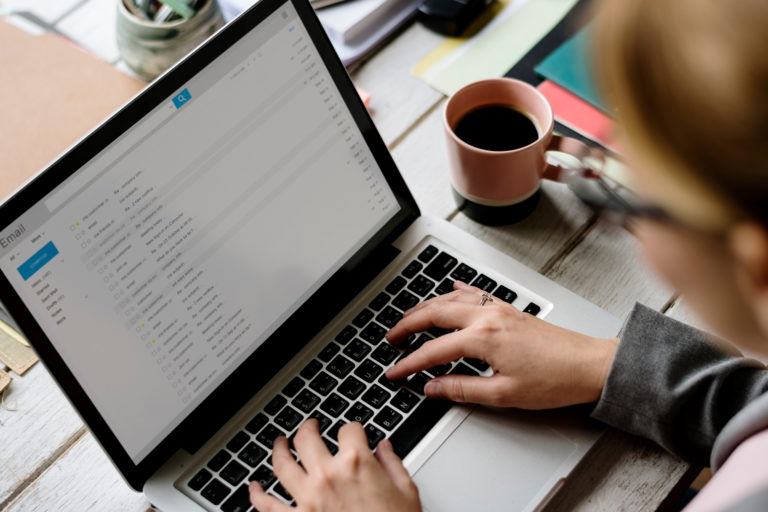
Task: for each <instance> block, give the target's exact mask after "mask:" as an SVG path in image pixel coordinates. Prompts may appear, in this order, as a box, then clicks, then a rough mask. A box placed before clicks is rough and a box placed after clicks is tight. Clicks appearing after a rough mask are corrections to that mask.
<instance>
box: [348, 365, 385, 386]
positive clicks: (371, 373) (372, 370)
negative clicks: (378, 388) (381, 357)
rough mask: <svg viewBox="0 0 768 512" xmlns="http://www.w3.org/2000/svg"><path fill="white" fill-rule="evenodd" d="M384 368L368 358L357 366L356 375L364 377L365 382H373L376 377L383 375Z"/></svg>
mask: <svg viewBox="0 0 768 512" xmlns="http://www.w3.org/2000/svg"><path fill="white" fill-rule="evenodd" d="M383 371H384V369H383V368H382V367H381V366H379V365H377V364H376V363H374V362H373V361H371V360H370V359H366V360H365V361H363V362H362V363H361V364H360V366H358V367H357V368H355V375H357V376H358V377H360V378H361V379H363V380H364V381H365V382H373V381H374V380H376V377H378V376H379V375H381V372H383Z"/></svg>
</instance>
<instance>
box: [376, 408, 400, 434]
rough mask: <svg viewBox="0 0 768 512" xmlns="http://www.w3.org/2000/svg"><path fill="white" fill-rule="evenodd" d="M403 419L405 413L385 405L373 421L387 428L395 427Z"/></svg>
mask: <svg viewBox="0 0 768 512" xmlns="http://www.w3.org/2000/svg"><path fill="white" fill-rule="evenodd" d="M402 419H403V415H402V414H400V413H399V412H397V411H396V410H394V409H393V408H391V407H389V406H385V407H384V408H383V409H382V410H381V411H379V414H377V415H376V417H375V418H373V422H374V423H375V424H377V425H378V426H380V427H384V428H385V429H387V430H392V429H394V428H395V427H396V426H397V424H398V423H400V421H401V420H402Z"/></svg>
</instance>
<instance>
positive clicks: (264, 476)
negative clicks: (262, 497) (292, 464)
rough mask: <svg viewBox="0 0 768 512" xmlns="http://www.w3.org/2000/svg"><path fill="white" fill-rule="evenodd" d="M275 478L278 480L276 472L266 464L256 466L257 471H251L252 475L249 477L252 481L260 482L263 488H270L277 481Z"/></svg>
mask: <svg viewBox="0 0 768 512" xmlns="http://www.w3.org/2000/svg"><path fill="white" fill-rule="evenodd" d="M275 480H277V478H275V474H274V473H273V472H272V470H271V469H269V468H268V467H267V466H265V465H264V464H262V465H261V466H259V467H258V468H256V471H254V472H253V473H251V476H250V477H248V481H250V482H259V484H261V488H262V489H269V486H270V485H272V484H273V483H275Z"/></svg>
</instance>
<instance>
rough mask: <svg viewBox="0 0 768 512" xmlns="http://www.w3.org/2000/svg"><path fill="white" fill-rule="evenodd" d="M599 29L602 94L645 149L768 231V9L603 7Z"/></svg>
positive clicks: (710, 4)
mask: <svg viewBox="0 0 768 512" xmlns="http://www.w3.org/2000/svg"><path fill="white" fill-rule="evenodd" d="M596 25H597V26H596V27H595V28H596V30H595V38H594V41H593V43H594V45H595V47H594V51H595V55H596V56H597V59H596V62H595V64H596V70H597V73H598V75H599V79H600V82H601V85H602V88H603V90H604V92H605V93H606V95H607V96H608V99H609V101H611V102H613V104H615V105H616V106H617V107H618V109H619V112H618V114H619V117H620V119H621V121H622V124H623V126H624V128H625V130H626V132H627V135H628V136H629V138H630V139H632V141H633V142H636V141H638V142H639V145H640V149H639V150H640V151H642V150H643V147H645V148H646V149H647V150H649V151H654V152H657V153H659V154H663V155H664V156H665V160H667V161H670V162H674V163H675V165H674V166H673V167H674V169H677V171H673V172H678V173H683V174H685V175H686V176H680V177H681V178H685V179H686V180H689V181H690V180H691V179H693V180H695V181H696V182H697V183H698V184H700V185H703V186H704V187H706V188H707V189H708V190H709V192H711V193H712V194H713V195H714V196H715V197H717V198H718V200H719V201H722V202H723V203H725V204H726V205H727V207H728V209H729V210H731V211H735V212H739V214H741V215H744V216H748V217H751V218H753V219H754V220H756V221H758V222H760V223H761V224H763V225H768V0H739V1H729V0H672V1H662V0H600V1H599V2H598V5H597V23H596ZM670 170H671V169H670ZM662 171H667V169H663V170H662Z"/></svg>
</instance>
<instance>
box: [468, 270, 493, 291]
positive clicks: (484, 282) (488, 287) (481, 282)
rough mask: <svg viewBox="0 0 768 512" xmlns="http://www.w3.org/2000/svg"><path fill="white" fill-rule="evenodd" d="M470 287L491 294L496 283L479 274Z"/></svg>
mask: <svg viewBox="0 0 768 512" xmlns="http://www.w3.org/2000/svg"><path fill="white" fill-rule="evenodd" d="M472 286H476V287H477V288H480V289H481V290H483V291H485V292H492V291H493V289H494V288H496V281H494V280H493V279H491V278H490V277H488V276H487V275H485V274H480V275H479V276H477V279H475V280H474V281H472Z"/></svg>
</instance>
